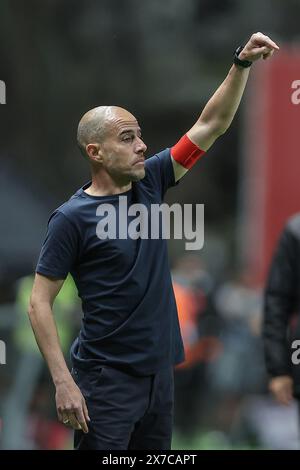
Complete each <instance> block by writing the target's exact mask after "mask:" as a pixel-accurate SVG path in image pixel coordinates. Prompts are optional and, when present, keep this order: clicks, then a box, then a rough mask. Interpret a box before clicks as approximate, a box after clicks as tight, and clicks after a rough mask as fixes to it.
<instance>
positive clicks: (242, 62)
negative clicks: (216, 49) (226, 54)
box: [233, 46, 252, 68]
mask: <svg viewBox="0 0 300 470" xmlns="http://www.w3.org/2000/svg"><path fill="white" fill-rule="evenodd" d="M243 49H244V46H239V47H238V48H237V49H236V50H235V51H234V58H233V63H234V64H235V65H240V66H241V67H244V68H247V67H250V66H251V65H252V62H251V61H250V60H241V59H239V57H238V55H239V54H240V52H242V50H243Z"/></svg>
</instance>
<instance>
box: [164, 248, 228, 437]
mask: <svg viewBox="0 0 300 470" xmlns="http://www.w3.org/2000/svg"><path fill="white" fill-rule="evenodd" d="M172 281H173V289H174V294H175V299H176V305H177V310H178V318H179V324H180V330H181V335H182V339H183V345H184V352H185V361H184V362H183V363H181V364H179V365H178V366H177V367H176V369H175V416H174V426H175V429H176V431H178V432H180V433H181V434H182V435H183V436H187V435H188V436H190V437H191V436H193V435H195V433H196V432H199V431H200V424H203V414H205V409H204V408H205V402H206V398H207V397H206V390H207V384H206V365H207V363H208V362H212V361H214V360H215V359H216V358H217V357H218V355H219V354H220V353H221V344H220V341H219V340H218V339H217V336H216V331H217V328H216V318H215V312H214V309H213V302H212V295H213V288H214V282H213V279H212V278H211V276H210V275H209V274H208V272H207V271H206V270H205V269H204V266H203V263H202V261H201V259H200V257H199V256H197V255H193V254H185V255H183V256H182V257H180V258H179V259H178V260H177V261H176V263H175V265H174V268H173V270H172Z"/></svg>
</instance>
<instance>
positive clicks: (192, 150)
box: [171, 134, 205, 170]
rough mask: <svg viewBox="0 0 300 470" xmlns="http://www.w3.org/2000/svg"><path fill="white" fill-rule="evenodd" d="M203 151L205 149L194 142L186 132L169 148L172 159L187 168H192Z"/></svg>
mask: <svg viewBox="0 0 300 470" xmlns="http://www.w3.org/2000/svg"><path fill="white" fill-rule="evenodd" d="M204 153H205V151H204V150H201V149H200V148H199V147H198V146H197V145H196V144H194V143H193V142H192V141H191V140H190V139H189V138H188V136H187V135H186V134H185V135H184V136H183V137H181V139H180V140H179V141H178V142H177V144H175V145H174V147H172V148H171V155H172V157H173V158H174V160H175V161H176V162H177V163H179V164H180V165H182V166H183V167H184V168H186V169H187V170H189V169H190V168H192V166H193V165H194V164H195V163H196V161H197V160H199V158H200V157H202V155H203V154H204Z"/></svg>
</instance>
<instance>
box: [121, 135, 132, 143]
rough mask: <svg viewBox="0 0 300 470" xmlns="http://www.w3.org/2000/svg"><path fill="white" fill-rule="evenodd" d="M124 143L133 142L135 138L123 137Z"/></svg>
mask: <svg viewBox="0 0 300 470" xmlns="http://www.w3.org/2000/svg"><path fill="white" fill-rule="evenodd" d="M122 140H123V142H131V141H132V140H133V137H132V136H131V137H130V136H127V137H123V139H122Z"/></svg>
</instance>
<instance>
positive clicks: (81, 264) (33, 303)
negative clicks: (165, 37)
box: [29, 33, 278, 450]
mask: <svg viewBox="0 0 300 470" xmlns="http://www.w3.org/2000/svg"><path fill="white" fill-rule="evenodd" d="M277 49H278V46H277V45H276V44H275V43H274V42H273V41H272V40H271V39H270V38H269V37H267V36H265V35H263V34H261V33H256V34H254V35H252V36H251V38H250V39H249V41H248V42H247V44H246V46H245V47H244V48H242V47H240V48H238V49H237V51H236V53H235V58H234V64H233V66H232V67H231V69H230V71H229V73H228V75H227V77H226V78H225V80H224V82H223V83H222V84H221V86H220V87H219V88H218V90H217V91H216V92H215V94H214V95H213V96H212V98H211V99H210V100H209V102H208V103H207V105H206V106H205V108H204V110H203V112H202V113H201V115H200V117H199V119H198V120H197V122H196V123H195V124H194V126H193V127H192V128H191V129H190V130H189V131H188V132H187V134H186V135H184V136H183V137H182V138H181V139H180V141H179V142H178V143H177V144H176V145H174V146H173V147H172V148H171V149H169V148H167V149H165V150H163V151H162V152H160V153H157V154H156V155H154V156H153V157H151V158H148V159H147V160H145V152H146V149H147V147H146V145H145V143H144V141H143V139H142V134H141V128H140V125H139V123H138V121H137V119H136V118H135V117H134V116H133V115H132V114H131V113H129V112H128V111H126V110H125V109H122V108H119V107H117V106H100V107H97V108H94V109H92V110H90V111H88V112H87V113H86V114H85V115H84V116H83V117H82V119H81V121H80V123H79V126H78V136H77V137H78V144H79V147H80V149H81V152H82V153H83V155H84V156H85V157H86V158H87V160H88V162H89V164H90V168H91V181H90V182H89V183H87V184H86V185H84V186H83V187H82V188H81V189H79V190H78V191H77V192H76V193H75V194H74V195H73V196H72V197H71V198H70V199H69V200H68V201H67V202H65V203H64V204H63V205H62V206H60V207H59V208H58V209H57V210H55V211H54V213H53V214H52V215H51V217H50V219H49V223H48V232H47V236H46V239H45V241H44V244H43V246H42V250H41V254H40V257H39V261H38V264H37V268H36V277H35V283H34V287H33V291H32V295H31V300H30V306H29V317H30V321H31V324H32V328H33V330H34V333H35V336H36V339H37V342H38V345H39V347H40V349H41V351H42V353H43V355H44V357H45V359H46V361H47V363H48V366H49V369H50V372H51V375H52V378H53V382H54V384H55V387H56V407H57V412H58V417H59V420H60V421H61V422H62V423H64V424H66V425H68V426H71V427H72V428H73V429H74V430H75V444H74V445H75V448H76V449H102V450H108V449H110V450H114V449H115V450H117V449H118V450H120V449H123V450H124V449H144V450H149V449H156V450H168V449H170V447H171V437H172V418H173V368H174V365H175V364H178V363H180V362H181V361H183V359H184V353H183V346H182V340H181V335H180V329H179V324H178V316H177V310H176V305H175V299H174V294H173V289H172V283H171V277H170V270H169V265H168V255H167V244H166V240H165V239H164V237H163V236H162V230H161V228H159V236H156V237H151V229H150V226H151V222H152V226H153V225H154V222H153V220H151V210H152V209H153V206H154V205H156V206H157V205H160V204H161V203H162V201H163V198H164V195H165V193H166V191H167V190H168V189H169V188H170V187H172V186H174V185H175V184H176V182H177V181H178V180H179V179H180V178H181V177H182V176H183V175H184V174H185V173H186V172H187V171H188V170H189V169H190V168H191V167H192V166H193V165H194V164H195V163H196V161H197V160H198V159H199V158H200V157H201V156H202V155H203V153H204V152H205V151H207V150H208V149H209V148H210V147H211V145H212V144H213V143H214V141H215V140H216V139H217V138H218V137H219V136H220V135H221V134H223V133H224V132H225V131H226V129H227V128H228V127H229V125H230V123H231V121H232V119H233V117H234V115H235V112H236V110H237V108H238V105H239V102H240V100H241V97H242V94H243V91H244V88H245V85H246V82H247V78H248V75H249V70H250V65H251V63H252V62H253V61H255V60H258V59H260V58H268V57H270V56H271V55H272V53H273V52H274V50H277ZM137 208H138V210H140V211H141V212H142V213H143V217H142V218H140V219H139V222H138V223H137V220H136V218H135V217H134V216H135V215H136V211H137ZM145 214H146V215H145ZM145 227H147V229H148V230H149V232H147V230H146V229H145ZM152 228H153V227H152ZM142 234H143V236H142ZM147 234H148V236H147ZM68 273H71V275H72V276H73V278H74V281H75V283H76V286H77V288H78V293H79V296H80V298H81V300H82V309H83V319H82V326H81V330H80V332H79V335H78V337H77V338H76V340H75V341H74V343H73V345H72V348H71V359H72V366H73V367H72V371H71V372H69V370H68V368H67V365H66V362H65V360H64V357H63V354H62V352H61V348H60V345H59V338H58V335H57V331H56V325H55V322H54V319H53V315H52V305H53V302H54V300H55V297H56V296H57V294H58V292H59V290H60V289H61V287H62V285H63V283H64V280H65V278H66V276H67V275H68Z"/></svg>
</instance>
